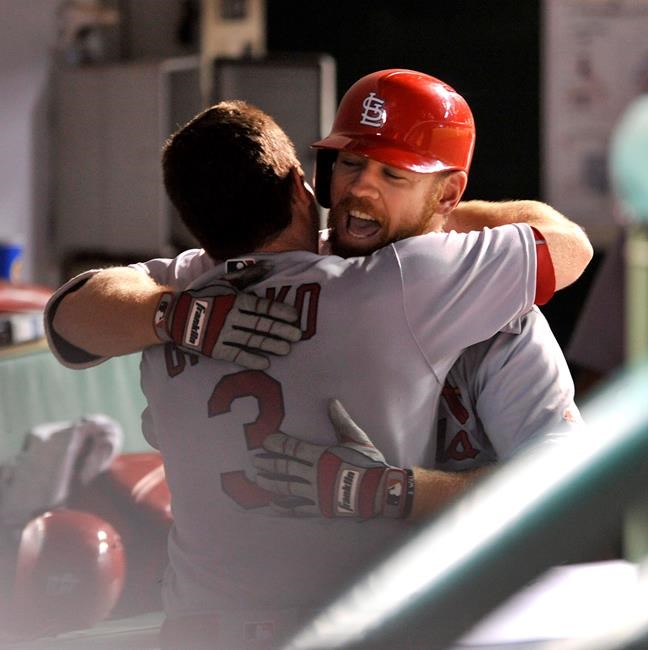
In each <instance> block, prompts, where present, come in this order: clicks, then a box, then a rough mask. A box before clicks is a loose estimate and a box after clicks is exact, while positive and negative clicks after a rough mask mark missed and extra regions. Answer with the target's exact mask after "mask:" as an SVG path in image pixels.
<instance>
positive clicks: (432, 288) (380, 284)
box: [59, 224, 542, 617]
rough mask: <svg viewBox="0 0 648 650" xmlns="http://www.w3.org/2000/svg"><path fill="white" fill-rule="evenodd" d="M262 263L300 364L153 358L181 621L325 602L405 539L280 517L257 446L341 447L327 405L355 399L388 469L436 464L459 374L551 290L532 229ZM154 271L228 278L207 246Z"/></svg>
mask: <svg viewBox="0 0 648 650" xmlns="http://www.w3.org/2000/svg"><path fill="white" fill-rule="evenodd" d="M246 257H251V258H254V259H257V260H260V259H267V260H270V261H271V262H272V263H273V265H274V270H273V272H272V273H271V274H270V276H268V277H267V278H265V279H264V280H263V281H262V282H261V283H259V284H257V285H255V286H254V287H253V288H252V289H253V291H254V292H255V293H257V295H260V296H265V297H271V298H277V299H280V300H284V301H286V302H289V303H292V304H294V305H295V306H296V307H297V309H298V311H299V312H300V314H301V327H302V330H303V338H302V340H301V341H300V342H299V343H298V344H296V345H294V346H293V350H292V352H291V354H290V355H289V357H287V358H283V357H279V358H274V359H273V360H272V366H271V368H270V369H269V370H267V371H259V370H242V369H241V368H239V367H237V366H235V365H233V364H230V363H226V362H222V361H215V360H212V359H208V358H206V357H199V356H198V355H193V354H188V353H186V352H183V351H182V350H180V349H178V348H176V347H174V346H173V345H172V344H167V345H165V346H162V345H160V346H154V347H152V348H148V349H147V350H145V352H144V353H143V355H142V365H141V370H142V387H143V389H144V392H145V394H146V397H147V400H148V408H147V410H146V412H145V414H144V415H143V429H144V433H145V435H146V436H147V438H148V439H149V440H150V441H151V442H152V443H153V444H155V445H156V446H157V447H158V448H159V449H160V450H161V452H162V453H163V456H164V462H165V469H166V477H167V481H168V483H169V487H170V489H171V493H172V498H173V504H172V506H173V515H174V526H173V529H172V531H171V534H170V538H169V558H170V566H169V570H168V572H167V575H166V577H165V581H164V586H163V595H164V603H165V609H166V611H167V614H168V615H169V616H170V617H177V616H181V615H183V614H191V613H202V612H219V611H221V612H228V617H229V616H230V615H231V614H232V613H233V612H234V611H237V610H238V611H252V610H267V609H269V608H270V609H273V610H281V609H290V608H295V607H299V608H313V607H319V606H322V605H323V604H325V603H326V602H327V600H328V599H329V598H330V597H331V596H332V595H333V594H335V593H337V592H338V591H339V590H340V588H341V587H342V586H344V585H345V584H346V583H347V582H348V581H349V580H350V579H352V577H353V575H354V573H356V572H362V571H364V570H366V569H367V568H368V567H369V566H371V565H372V564H373V563H374V562H375V561H376V559H377V558H378V557H379V556H382V555H383V554H384V553H386V552H388V550H389V549H390V547H391V546H392V545H396V544H398V542H399V541H402V539H403V535H404V531H406V530H407V528H406V527H405V524H404V523H403V522H402V521H397V520H387V519H374V520H369V521H365V522H362V523H350V522H349V521H348V520H344V519H324V518H286V517H281V516H279V515H277V514H276V513H275V512H274V511H273V510H272V508H271V507H269V505H268V504H269V495H268V494H267V493H265V492H264V491H263V490H260V489H259V488H257V486H256V485H255V484H254V482H253V477H254V472H253V468H252V464H251V462H250V457H249V455H250V453H251V452H254V450H255V449H258V448H259V447H260V445H261V443H262V441H263V439H264V437H265V436H266V435H268V434H269V433H271V432H273V431H276V430H281V431H283V432H285V433H287V434H289V435H293V436H297V437H301V438H303V439H306V440H309V441H312V442H316V443H320V444H327V443H330V444H333V443H334V441H335V436H334V432H333V429H332V426H331V424H330V422H329V420H328V417H327V401H328V399H329V398H332V397H339V398H340V399H342V400H343V403H344V404H345V406H346V408H347V410H348V411H349V413H350V415H351V416H352V417H353V418H354V419H356V421H357V422H359V423H361V424H362V426H363V427H364V428H365V430H366V431H367V432H369V434H370V436H371V437H372V439H373V441H374V443H375V444H376V446H377V447H378V448H379V449H380V450H381V451H382V452H383V453H384V455H385V457H386V459H387V461H388V462H390V463H392V464H394V465H397V466H401V467H410V466H412V465H421V466H431V465H433V464H434V461H435V457H436V449H435V440H434V437H433V436H432V435H431V432H432V431H433V430H434V427H435V423H436V418H437V404H438V401H439V397H440V395H441V390H442V387H443V382H444V379H445V377H446V374H447V373H448V371H449V370H450V368H451V367H452V365H453V363H454V362H455V360H456V359H457V357H458V356H459V354H460V352H461V350H462V349H463V348H466V347H467V346H470V345H472V344H474V343H476V342H478V341H480V340H484V339H487V338H489V337H491V336H493V335H494V334H495V333H496V332H497V331H499V330H500V329H501V328H503V327H504V326H505V325H506V324H507V323H508V322H509V321H510V320H511V319H513V318H516V317H518V316H520V315H522V314H523V313H526V312H527V311H528V310H529V309H530V308H531V305H532V303H533V299H534V296H535V293H536V271H537V269H536V254H535V241H534V235H533V232H532V230H531V229H530V228H529V227H528V226H526V225H523V224H516V225H511V226H505V227H501V228H496V229H493V230H488V229H487V230H484V231H481V232H474V233H469V234H466V235H464V234H457V233H450V234H441V233H432V234H429V235H424V236H421V237H413V238H410V239H406V240H403V241H401V242H397V243H396V244H393V245H391V246H388V247H386V248H384V249H382V250H380V251H378V252H377V253H375V254H373V255H371V256H369V257H366V258H352V259H347V260H343V259H341V258H338V257H333V256H319V255H315V254H312V253H307V252H301V251H295V252H286V253H276V254H252V255H249V256H246ZM138 268H141V269H142V270H144V271H146V272H148V273H149V274H150V275H151V276H152V277H153V278H154V279H155V280H156V281H158V282H160V283H162V284H170V285H172V286H173V287H175V288H177V289H187V288H191V287H193V288H198V287H201V286H204V285H205V284H207V283H208V282H209V280H210V279H212V278H214V277H221V276H222V274H223V273H224V265H222V264H220V265H214V264H213V262H211V260H209V258H208V257H207V255H206V254H205V253H204V252H203V251H199V250H193V251H186V252H185V253H183V254H181V255H180V256H178V257H177V258H175V259H174V260H161V259H160V260H151V261H150V262H148V263H146V264H144V265H140V266H139V267H138ZM540 275H542V274H540ZM59 358H61V355H60V354H59ZM69 365H70V364H69Z"/></svg>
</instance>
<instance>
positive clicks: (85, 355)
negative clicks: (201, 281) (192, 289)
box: [44, 249, 214, 370]
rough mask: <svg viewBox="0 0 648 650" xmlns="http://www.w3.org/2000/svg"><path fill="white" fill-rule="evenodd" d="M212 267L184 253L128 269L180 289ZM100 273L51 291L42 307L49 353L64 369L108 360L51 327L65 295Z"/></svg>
mask: <svg viewBox="0 0 648 650" xmlns="http://www.w3.org/2000/svg"><path fill="white" fill-rule="evenodd" d="M213 265H214V263H213V262H212V261H211V260H210V258H209V257H208V256H207V255H206V254H205V252H204V251H202V250H199V249H192V250H188V251H185V252H184V253H182V254H181V255H179V256H178V257H176V258H175V259H173V260H171V259H166V258H156V259H152V260H150V261H148V262H138V263H136V264H131V265H130V268H133V269H135V270H137V271H141V272H142V273H146V274H148V275H150V276H151V278H153V280H155V281H156V282H158V283H159V284H169V285H171V286H177V287H178V288H179V289H183V288H184V287H185V286H186V285H187V284H189V282H190V281H191V279H192V278H193V277H195V276H196V275H199V274H201V273H204V272H205V271H206V270H207V269H209V268H211V267H213ZM100 271H101V269H91V270H89V271H84V272H83V273H80V274H79V275H77V276H75V277H73V278H71V279H70V280H68V281H67V282H66V283H65V284H63V285H62V286H61V287H59V288H58V289H57V290H56V291H55V293H54V294H53V295H52V296H51V298H50V299H49V301H48V303H47V305H46V307H45V317H44V324H45V336H46V338H47V342H48V344H49V347H50V350H51V351H52V353H53V354H54V356H55V357H56V358H57V360H58V361H59V362H60V363H61V364H62V365H64V366H66V367H68V368H73V369H75V370H81V369H83V368H91V367H93V366H97V365H99V364H101V363H103V362H104V361H106V360H107V358H108V357H101V356H98V355H95V354H91V353H89V352H87V351H86V350H83V349H81V348H79V347H76V346H75V345H72V343H70V342H69V341H67V340H65V339H64V338H63V337H62V336H60V335H59V334H58V333H57V332H56V330H55V329H54V327H53V325H52V323H53V320H54V316H55V314H56V310H57V308H58V305H59V303H60V302H61V300H63V298H65V296H66V295H68V294H70V293H72V292H74V291H77V290H78V289H80V288H81V287H82V286H83V285H84V284H85V283H86V282H87V281H88V280H89V279H90V278H91V277H92V276H93V275H95V274H96V273H99V272H100Z"/></svg>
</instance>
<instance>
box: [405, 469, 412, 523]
mask: <svg viewBox="0 0 648 650" xmlns="http://www.w3.org/2000/svg"><path fill="white" fill-rule="evenodd" d="M405 474H406V475H407V485H406V487H407V491H406V493H405V507H404V508H403V519H407V518H408V517H409V516H410V514H411V512H412V504H413V503H414V472H413V471H412V470H411V469H406V470H405Z"/></svg>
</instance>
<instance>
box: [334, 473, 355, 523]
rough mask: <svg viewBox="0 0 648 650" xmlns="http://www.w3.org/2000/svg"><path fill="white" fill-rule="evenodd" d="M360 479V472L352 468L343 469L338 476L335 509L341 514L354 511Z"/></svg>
mask: <svg viewBox="0 0 648 650" xmlns="http://www.w3.org/2000/svg"><path fill="white" fill-rule="evenodd" d="M359 481H360V472H358V471H356V470H354V469H345V470H344V471H343V472H342V476H341V477H340V482H339V483H338V490H337V492H338V493H337V499H336V505H337V511H338V513H342V514H345V513H346V514H353V513H354V512H355V506H354V504H355V502H356V492H357V491H358V483H359Z"/></svg>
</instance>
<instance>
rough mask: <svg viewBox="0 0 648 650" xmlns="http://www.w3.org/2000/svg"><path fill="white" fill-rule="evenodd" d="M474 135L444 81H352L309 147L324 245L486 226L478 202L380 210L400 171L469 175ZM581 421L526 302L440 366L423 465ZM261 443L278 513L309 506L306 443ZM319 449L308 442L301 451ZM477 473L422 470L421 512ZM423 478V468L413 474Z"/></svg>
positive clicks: (499, 452)
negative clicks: (430, 451) (429, 449)
mask: <svg viewBox="0 0 648 650" xmlns="http://www.w3.org/2000/svg"><path fill="white" fill-rule="evenodd" d="M422 107H425V108H422ZM435 127H436V128H435ZM474 143H475V130H474V124H473V118H472V114H471V112H470V109H469V108H468V105H467V104H466V103H465V101H464V100H463V98H462V97H460V96H458V95H457V94H456V93H454V92H453V91H452V90H451V89H449V88H448V87H447V86H446V85H445V84H443V83H442V82H439V81H438V80H437V81H435V80H432V79H431V78H429V77H425V76H423V75H421V74H420V73H417V72H414V71H409V70H384V71H379V72H376V73H374V74H370V75H367V76H366V77H363V78H362V79H361V80H359V81H358V82H356V83H355V84H354V85H353V86H352V87H351V88H350V89H349V91H348V92H347V93H346V94H345V95H344V97H343V98H342V101H341V103H340V106H339V109H338V112H337V114H336V117H335V121H334V123H333V126H332V129H331V133H330V134H329V135H328V136H326V137H325V138H324V139H322V140H320V141H318V142H316V143H315V144H314V145H313V146H315V147H317V167H316V176H315V193H316V196H317V198H318V201H319V202H320V204H321V205H323V206H324V207H328V208H331V211H330V214H329V224H328V225H329V227H330V231H329V235H328V245H329V248H330V251H331V252H332V253H333V254H336V255H340V256H342V257H350V256H353V255H369V254H371V253H373V252H375V251H376V250H378V249H380V248H382V247H383V246H385V245H386V244H388V243H390V242H393V241H397V240H399V239H402V238H404V237H409V236H413V235H420V234H423V233H425V232H432V231H441V230H444V231H450V230H455V231H458V232H469V231H470V230H471V229H473V228H480V227H483V226H488V225H489V223H488V220H487V218H488V214H487V213H486V212H485V210H486V209H487V208H488V205H487V204H484V203H482V202H467V203H462V204H460V206H459V207H458V208H456V209H455V210H453V211H452V213H451V214H450V215H447V214H438V213H434V212H429V213H425V212H424V213H420V212H419V213H417V212H416V210H415V209H412V211H410V212H406V213H402V214H396V213H395V212H394V211H391V212H389V211H387V210H386V206H387V205H388V202H389V200H390V187H391V185H392V184H393V183H395V182H403V181H404V179H402V178H399V175H401V176H402V174H403V173H404V174H408V173H409V172H416V173H419V174H421V173H423V174H424V173H447V172H448V171H451V170H462V171H465V172H467V171H468V169H469V167H470V162H471V157H472V152H473V147H474ZM386 169H388V170H389V171H388V172H386V171H385V170H386ZM498 209H499V210H501V209H502V206H501V205H500V206H499V207H498ZM508 209H510V210H518V211H519V212H520V214H528V213H529V210H531V209H546V210H550V208H549V207H548V206H541V205H539V204H531V202H527V201H520V202H516V203H512V204H509V205H508ZM413 216H415V217H416V218H413ZM341 397H343V396H342V395H341ZM335 409H336V410H338V412H339V413H338V416H337V417H338V421H339V422H340V423H342V424H341V425H340V428H341V429H349V428H351V429H353V428H354V426H355V423H354V422H353V421H352V420H350V417H349V415H348V414H347V413H346V412H345V411H344V409H343V408H341V406H340V405H336V406H335ZM580 426H582V419H581V416H580V413H579V410H578V408H577V406H576V404H575V402H574V384H573V380H572V377H571V374H570V372H569V368H568V366H567V362H566V360H565V358H564V354H563V352H562V350H561V349H560V346H559V345H558V342H557V341H556V339H555V337H554V335H553V333H552V331H551V328H550V327H549V324H548V323H547V321H546V319H545V318H544V316H543V315H542V313H541V312H540V310H539V309H538V308H537V307H534V308H533V309H532V310H530V311H529V312H528V313H526V314H524V315H523V316H521V317H519V318H516V319H514V320H513V321H511V323H509V324H507V326H506V327H505V328H503V329H502V331H500V332H499V333H498V334H497V335H496V336H494V337H493V338H491V339H489V340H487V341H483V342H479V343H477V344H475V345H473V346H471V347H469V348H468V349H467V350H466V351H465V352H464V353H463V354H462V355H461V357H459V359H458V360H457V361H456V363H455V364H454V366H453V367H452V368H451V370H450V371H449V373H448V376H447V377H446V379H445V382H444V386H443V390H442V393H441V400H440V404H439V421H438V427H437V428H436V441H435V442H436V444H435V456H434V458H432V459H430V460H431V462H432V464H431V465H430V467H431V468H434V469H435V470H444V471H465V470H474V469H476V468H480V467H484V466H488V465H490V464H492V463H494V462H496V461H498V460H504V459H507V458H510V457H511V456H512V455H513V454H514V453H515V452H516V451H517V450H518V449H520V448H521V447H522V446H524V445H526V444H527V443H528V442H529V441H530V440H531V439H533V438H535V437H537V436H539V435H540V434H542V433H543V432H551V433H557V432H561V431H567V430H575V429H577V428H579V427H580ZM264 448H265V450H266V451H267V452H270V453H266V454H262V455H261V456H256V457H255V461H254V462H255V465H256V467H257V469H258V470H259V476H258V477H257V482H258V483H259V484H260V485H262V486H263V487H264V488H266V489H268V490H271V491H273V492H275V493H277V494H287V493H289V494H292V495H297V494H299V495H302V496H303V500H301V501H300V500H297V499H294V500H293V501H292V502H288V503H289V507H288V508H286V511H289V510H291V511H292V512H294V513H299V512H306V511H307V512H311V513H314V512H315V513H316V512H317V503H318V502H319V501H321V497H322V495H321V494H319V493H318V492H317V491H315V493H314V491H313V490H314V486H316V485H317V465H316V464H311V465H309V470H308V471H306V470H305V469H304V465H303V463H304V460H305V456H306V455H307V452H306V449H305V445H304V444H302V445H299V446H295V445H294V444H293V441H291V440H290V439H289V437H288V436H286V435H285V434H277V435H275V436H272V437H271V438H269V439H268V440H266V442H265V443H264ZM288 448H290V449H293V448H294V449H295V453H294V455H292V456H291V454H290V453H287V451H286V450H287V449H288ZM279 450H281V453H280V455H279V456H277V454H278V453H279ZM321 451H322V450H319V449H317V448H316V447H311V448H308V454H309V455H310V456H312V455H313V454H318V453H321ZM326 453H334V451H333V450H328V451H327V452H326ZM480 473H481V472H479V471H476V472H474V473H471V472H467V473H463V474H461V475H451V474H445V473H443V472H438V471H432V472H429V473H428V475H427V477H426V481H425V483H426V484H427V485H428V486H429V488H430V490H431V491H432V494H431V495H430V498H429V499H425V500H423V499H418V500H417V506H418V508H420V510H419V512H420V513H421V514H422V513H424V512H427V511H428V510H429V511H434V510H436V509H437V508H438V507H439V505H441V503H442V502H443V501H444V500H445V499H446V498H447V497H448V496H451V495H452V494H453V493H454V492H455V490H456V486H457V484H463V483H468V482H469V481H470V480H472V479H473V478H476V477H477V476H479V475H480ZM422 476H423V472H422V471H421V470H420V471H419V476H418V477H417V479H418V480H417V482H418V483H421V481H422ZM318 489H320V491H321V488H318ZM418 508H417V509H418Z"/></svg>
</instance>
